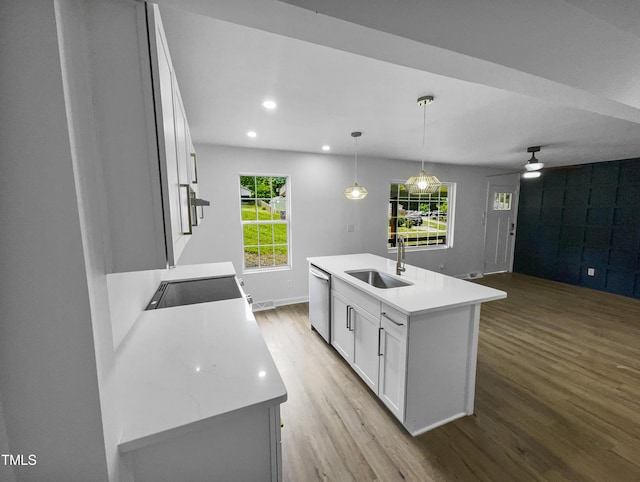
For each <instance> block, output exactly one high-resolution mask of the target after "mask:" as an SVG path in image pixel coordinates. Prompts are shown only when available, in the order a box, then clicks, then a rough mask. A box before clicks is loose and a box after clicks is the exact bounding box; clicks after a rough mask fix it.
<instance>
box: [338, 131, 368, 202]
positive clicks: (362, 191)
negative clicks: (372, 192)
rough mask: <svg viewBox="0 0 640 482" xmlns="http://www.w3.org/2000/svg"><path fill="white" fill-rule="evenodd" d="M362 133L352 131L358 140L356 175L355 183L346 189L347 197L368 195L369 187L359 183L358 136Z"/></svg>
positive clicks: (358, 197)
mask: <svg viewBox="0 0 640 482" xmlns="http://www.w3.org/2000/svg"><path fill="white" fill-rule="evenodd" d="M361 135H362V132H352V133H351V137H353V138H354V139H355V140H356V160H355V176H354V181H353V185H351V186H349V187H347V188H346V189H345V190H344V195H345V196H346V197H347V199H364V198H365V197H367V194H369V193H368V192H367V189H366V188H365V187H364V186H359V185H358V137H360V136H361Z"/></svg>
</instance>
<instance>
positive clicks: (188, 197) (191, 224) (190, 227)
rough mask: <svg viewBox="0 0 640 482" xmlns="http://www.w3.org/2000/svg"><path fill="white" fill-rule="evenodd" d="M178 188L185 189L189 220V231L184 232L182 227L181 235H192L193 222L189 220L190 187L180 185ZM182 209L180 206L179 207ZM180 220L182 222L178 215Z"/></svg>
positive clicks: (189, 217)
mask: <svg viewBox="0 0 640 482" xmlns="http://www.w3.org/2000/svg"><path fill="white" fill-rule="evenodd" d="M180 187H183V188H185V190H186V194H187V214H188V219H189V230H188V231H185V229H184V227H183V228H182V234H193V229H192V228H193V221H192V219H191V186H189V184H180ZM180 209H182V206H180ZM180 219H181V220H182V213H180Z"/></svg>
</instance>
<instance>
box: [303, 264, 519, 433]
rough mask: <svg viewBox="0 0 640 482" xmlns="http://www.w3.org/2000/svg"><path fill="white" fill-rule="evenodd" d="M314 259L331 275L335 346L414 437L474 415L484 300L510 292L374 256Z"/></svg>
mask: <svg viewBox="0 0 640 482" xmlns="http://www.w3.org/2000/svg"><path fill="white" fill-rule="evenodd" d="M307 260H308V261H309V263H310V264H311V265H313V266H316V267H318V268H320V269H322V270H323V271H325V272H327V273H329V274H330V275H331V298H330V299H331V303H330V304H331V307H330V310H331V311H330V312H331V318H330V319H331V321H330V343H331V345H332V346H333V347H334V348H335V349H336V351H337V352H338V353H339V354H340V355H341V356H342V357H343V358H344V359H345V360H346V361H347V362H348V363H349V365H350V366H351V367H352V368H353V370H354V371H355V372H356V373H357V374H358V375H359V376H360V377H361V378H362V379H363V381H364V382H365V383H366V384H367V385H368V386H369V388H371V390H372V391H373V392H374V393H375V394H376V395H377V396H378V397H379V398H380V400H381V401H382V402H383V403H384V404H385V405H386V406H387V408H388V409H389V410H390V411H391V413H393V414H394V416H395V417H396V418H397V419H398V420H399V421H400V422H401V423H402V424H403V426H404V427H405V428H406V429H407V430H408V431H409V432H410V433H411V434H412V435H414V436H416V435H419V434H421V433H424V432H426V431H428V430H431V429H434V428H436V427H438V426H440V425H443V424H445V423H448V422H450V421H452V420H455V419H457V418H460V417H463V416H465V415H471V414H473V402H474V396H475V376H476V359H477V349H478V331H479V325H480V305H481V303H483V302H488V301H493V300H498V299H501V298H506V296H507V295H506V293H505V292H503V291H499V290H495V289H493V288H487V287H485V286H481V285H477V284H474V283H470V282H468V281H464V280H460V279H457V278H453V277H450V276H445V275H443V274H440V273H435V272H433V271H429V270H425V269H422V268H417V267H415V266H409V265H406V270H405V271H404V272H403V273H402V275H401V276H398V275H397V274H396V262H395V261H393V260H390V259H387V258H382V257H380V256H375V255H372V254H354V255H341V256H324V257H312V258H308V259H307ZM369 271H372V272H375V273H378V275H377V276H378V278H380V277H384V278H385V279H387V280H388V285H389V286H395V285H398V284H400V283H402V284H403V286H395V287H388V288H382V287H376V286H374V285H373V284H371V283H369V282H367V280H368V278H367V277H366V276H362V273H363V272H369Z"/></svg>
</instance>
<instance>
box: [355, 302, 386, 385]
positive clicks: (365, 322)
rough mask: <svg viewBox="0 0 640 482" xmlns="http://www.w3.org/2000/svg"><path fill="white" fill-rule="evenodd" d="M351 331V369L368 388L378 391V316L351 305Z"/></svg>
mask: <svg viewBox="0 0 640 482" xmlns="http://www.w3.org/2000/svg"><path fill="white" fill-rule="evenodd" d="M350 310H351V317H350V318H351V326H352V333H353V369H354V370H355V372H356V373H357V374H358V375H360V378H362V379H363V380H364V381H365V383H366V384H367V385H369V388H371V390H373V391H374V392H375V393H378V366H379V363H380V361H379V355H378V345H379V336H380V330H379V328H380V317H379V315H378V316H373V315H372V314H370V313H368V312H367V311H365V310H363V309H362V308H360V307H358V306H357V305H355V306H351V307H350Z"/></svg>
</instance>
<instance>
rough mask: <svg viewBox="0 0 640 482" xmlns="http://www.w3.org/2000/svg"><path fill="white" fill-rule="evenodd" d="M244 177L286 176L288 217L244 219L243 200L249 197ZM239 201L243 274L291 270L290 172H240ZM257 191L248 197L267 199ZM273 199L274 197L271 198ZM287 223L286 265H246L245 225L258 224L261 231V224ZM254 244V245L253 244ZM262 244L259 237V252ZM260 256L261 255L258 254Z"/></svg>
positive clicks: (272, 244)
mask: <svg viewBox="0 0 640 482" xmlns="http://www.w3.org/2000/svg"><path fill="white" fill-rule="evenodd" d="M243 177H253V178H256V177H270V178H285V179H286V182H285V184H284V185H285V186H286V188H287V191H286V195H285V196H283V198H284V200H285V203H286V204H285V212H286V218H285V219H284V220H278V219H270V220H260V219H255V220H245V219H242V201H243V199H247V198H243V197H242V183H241V181H242V178H243ZM237 179H238V184H237V187H238V201H239V206H238V207H239V211H240V212H239V215H238V218H239V220H240V248H241V252H240V255H241V258H242V273H243V274H245V273H246V274H251V273H265V272H270V271H284V270H290V269H292V255H291V176H290V175H288V174H271V173H255V172H240V173H238V177H237ZM257 194H258V193H257V192H256V193H255V197H251V198H248V199H250V200H253V201H255V202H257V201H258V200H261V199H266V198H260V197H258V196H257ZM271 199H273V198H271ZM276 224H279V225H285V226H286V231H287V243H286V248H287V264H285V265H277V266H249V267H247V266H246V258H245V238H244V234H245V226H246V225H255V226H258V231H260V227H259V226H261V225H262V226H264V225H276ZM251 246H253V245H251ZM261 246H262V245H261V244H260V242H259V238H258V244H257V248H258V252H260V248H261ZM264 246H284V245H276V244H274V243H265V245H264ZM258 256H259V255H258Z"/></svg>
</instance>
